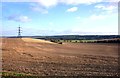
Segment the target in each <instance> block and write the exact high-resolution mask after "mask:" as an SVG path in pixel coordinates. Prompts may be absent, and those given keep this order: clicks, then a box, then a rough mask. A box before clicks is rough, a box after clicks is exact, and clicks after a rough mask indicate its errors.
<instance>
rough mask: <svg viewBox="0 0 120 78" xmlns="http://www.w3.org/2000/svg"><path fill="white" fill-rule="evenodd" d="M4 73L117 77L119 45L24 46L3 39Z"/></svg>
mask: <svg viewBox="0 0 120 78" xmlns="http://www.w3.org/2000/svg"><path fill="white" fill-rule="evenodd" d="M2 43H3V46H2V53H3V55H2V56H3V70H4V71H13V72H18V73H26V74H28V73H30V74H32V75H39V76H54V75H57V76H90V75H92V76H108V75H109V76H113V75H115V76H117V75H118V44H109V43H108V44H101V43H99V44H96V43H64V44H62V45H61V44H52V43H44V42H43V43H42V42H30V41H29V42H25V41H23V40H22V39H19V38H4V39H3V41H2Z"/></svg>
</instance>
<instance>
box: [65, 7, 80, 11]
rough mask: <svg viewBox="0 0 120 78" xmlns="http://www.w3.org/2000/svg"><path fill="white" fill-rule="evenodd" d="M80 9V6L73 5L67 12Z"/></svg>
mask: <svg viewBox="0 0 120 78" xmlns="http://www.w3.org/2000/svg"><path fill="white" fill-rule="evenodd" d="M77 10H78V7H72V8H69V9H68V10H67V12H75V11H77Z"/></svg>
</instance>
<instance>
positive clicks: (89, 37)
mask: <svg viewBox="0 0 120 78" xmlns="http://www.w3.org/2000/svg"><path fill="white" fill-rule="evenodd" d="M16 37H17V36H12V37H9V38H16ZM22 37H23V38H25V37H27V38H36V39H45V40H50V39H55V40H101V39H114V38H120V35H59V36H22Z"/></svg>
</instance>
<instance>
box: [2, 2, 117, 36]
mask: <svg viewBox="0 0 120 78" xmlns="http://www.w3.org/2000/svg"><path fill="white" fill-rule="evenodd" d="M118 1H119V0H3V1H2V3H1V5H0V8H1V10H2V14H1V18H0V20H1V21H0V23H1V24H0V25H1V26H0V27H2V30H1V31H2V35H3V36H17V33H18V27H19V26H20V27H21V32H22V33H21V34H22V36H47V35H118Z"/></svg>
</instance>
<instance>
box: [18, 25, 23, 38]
mask: <svg viewBox="0 0 120 78" xmlns="http://www.w3.org/2000/svg"><path fill="white" fill-rule="evenodd" d="M21 37H22V36H21V27H20V26H19V27H18V38H21Z"/></svg>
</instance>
